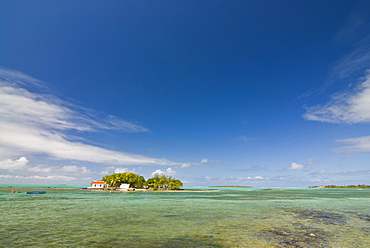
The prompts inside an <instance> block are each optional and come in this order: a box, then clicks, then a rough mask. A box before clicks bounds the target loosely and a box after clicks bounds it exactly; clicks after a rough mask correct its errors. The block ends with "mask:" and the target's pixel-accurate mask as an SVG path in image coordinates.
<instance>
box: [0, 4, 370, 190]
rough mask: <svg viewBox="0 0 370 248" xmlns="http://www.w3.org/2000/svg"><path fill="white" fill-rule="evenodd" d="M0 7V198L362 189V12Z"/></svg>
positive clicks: (324, 7) (302, 7)
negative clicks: (128, 185) (109, 186)
mask: <svg viewBox="0 0 370 248" xmlns="http://www.w3.org/2000/svg"><path fill="white" fill-rule="evenodd" d="M0 5H1V6H2V7H1V9H0V87H1V88H0V116H1V118H0V183H14V184H15V183H32V184H86V185H87V184H89V183H90V182H91V181H92V180H96V179H101V178H102V177H103V176H104V175H106V174H110V173H114V172H125V171H132V172H135V173H137V174H140V175H143V176H144V177H145V178H150V177H151V175H152V174H153V173H155V172H157V173H164V174H168V175H171V176H173V177H175V178H179V179H181V180H182V181H183V182H184V184H185V186H210V185H247V186H253V187H306V186H310V185H327V184H339V185H345V184H359V183H361V184H362V183H364V184H370V181H369V179H370V162H369V161H370V159H369V158H370V156H369V153H370V132H369V127H370V126H369V122H370V71H369V70H370V32H369V30H370V16H369V15H368V13H370V3H369V2H368V1H341V0H339V1H335V2H333V1H322V0H320V1H300V0H298V1H296V0H295V1H269V0H265V1H260V0H256V1H249V0H248V1H189V0H187V1H105V2H102V1H81V0H80V1H42V0H41V1H5V0H0Z"/></svg>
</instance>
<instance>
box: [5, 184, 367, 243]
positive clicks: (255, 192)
mask: <svg viewBox="0 0 370 248" xmlns="http://www.w3.org/2000/svg"><path fill="white" fill-rule="evenodd" d="M12 190H15V191H16V192H20V193H11V191H12ZM27 190H28V189H26V188H7V187H3V188H0V215H1V216H0V218H1V221H0V234H1V235H0V247H26V246H28V247H370V238H369V236H370V207H369V206H370V190H369V189H363V190H356V189H301V190H283V191H272V190H261V189H246V190H212V191H190V192H188V191H179V192H124V193H115V194H112V193H109V192H102V191H89V190H82V189H66V188H64V189H57V188H50V189H49V188H48V189H35V188H33V189H32V190H46V191H47V193H46V194H38V195H37V194H35V195H31V194H24V192H25V191H27Z"/></svg>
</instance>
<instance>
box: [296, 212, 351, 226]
mask: <svg viewBox="0 0 370 248" xmlns="http://www.w3.org/2000/svg"><path fill="white" fill-rule="evenodd" d="M291 212H293V213H295V214H297V216H298V218H300V219H309V220H312V221H314V222H321V223H324V224H326V225H344V224H346V222H347V218H346V217H345V216H344V215H341V214H338V213H331V212H325V211H318V210H291Z"/></svg>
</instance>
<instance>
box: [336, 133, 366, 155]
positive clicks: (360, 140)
mask: <svg viewBox="0 0 370 248" xmlns="http://www.w3.org/2000/svg"><path fill="white" fill-rule="evenodd" d="M337 142H340V143H347V144H349V145H348V146H342V147H338V148H335V149H333V151H334V152H338V153H342V152H348V153H356V152H370V136H363V137H356V138H348V139H342V140H337Z"/></svg>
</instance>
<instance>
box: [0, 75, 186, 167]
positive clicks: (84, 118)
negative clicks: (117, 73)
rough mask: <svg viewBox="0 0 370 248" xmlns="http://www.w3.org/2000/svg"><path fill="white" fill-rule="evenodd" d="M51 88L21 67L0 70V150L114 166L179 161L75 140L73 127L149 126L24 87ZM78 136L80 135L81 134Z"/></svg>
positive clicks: (135, 128) (82, 129)
mask: <svg viewBox="0 0 370 248" xmlns="http://www.w3.org/2000/svg"><path fill="white" fill-rule="evenodd" d="M31 86H32V88H33V89H38V90H39V91H40V92H41V91H49V90H48V89H47V87H45V86H42V83H41V82H40V81H38V80H36V79H33V78H31V77H29V76H27V75H24V74H22V73H20V72H16V71H10V70H4V69H0V116H1V118H0V130H1V131H0V154H7V153H8V154H12V155H13V154H14V153H16V152H15V151H17V152H18V154H20V153H23V154H27V153H28V154H29V153H31V154H38V155H46V156H49V157H52V158H54V159H65V160H77V161H87V162H94V163H101V164H112V165H116V164H119V165H179V164H178V163H174V162H171V161H168V160H166V159H163V158H162V159H157V158H151V157H146V156H141V155H136V154H130V153H124V152H119V151H114V150H108V149H104V148H101V147H98V146H92V145H88V144H85V143H82V142H77V141H76V140H77V139H79V138H78V137H77V138H76V136H72V135H71V132H73V131H78V133H77V134H78V135H81V133H82V132H87V131H88V132H97V131H99V130H118V131H125V132H147V131H148V129H146V128H144V127H142V126H140V125H137V124H134V123H130V122H127V121H124V120H120V119H118V118H117V117H114V116H110V115H104V114H102V113H99V112H98V111H94V110H91V109H86V108H83V107H81V106H78V105H76V104H72V103H70V102H67V101H64V100H62V99H60V98H58V97H56V96H54V95H50V94H46V93H35V92H31V91H29V90H27V89H26V88H27V87H31ZM80 141H81V139H80Z"/></svg>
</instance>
